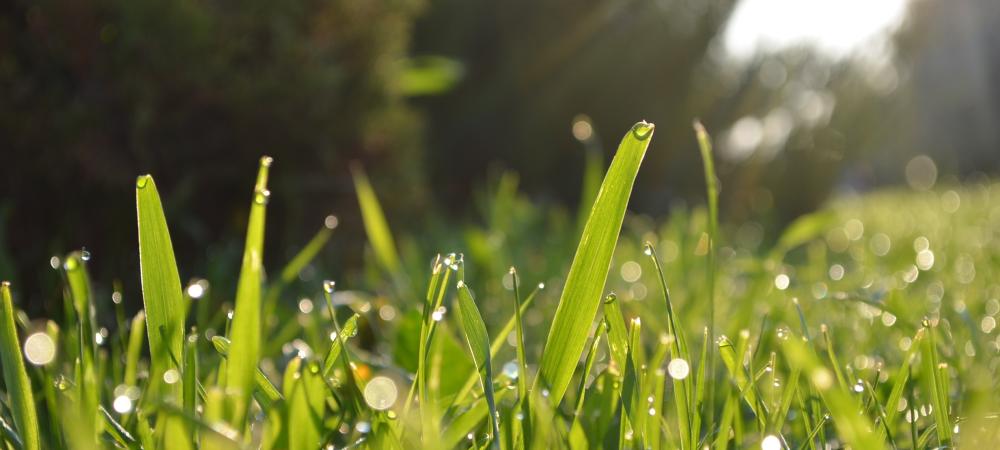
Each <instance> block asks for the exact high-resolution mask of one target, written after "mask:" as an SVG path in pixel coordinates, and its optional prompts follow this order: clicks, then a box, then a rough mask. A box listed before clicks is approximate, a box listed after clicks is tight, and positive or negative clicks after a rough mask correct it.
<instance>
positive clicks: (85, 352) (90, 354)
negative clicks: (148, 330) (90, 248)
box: [63, 252, 103, 442]
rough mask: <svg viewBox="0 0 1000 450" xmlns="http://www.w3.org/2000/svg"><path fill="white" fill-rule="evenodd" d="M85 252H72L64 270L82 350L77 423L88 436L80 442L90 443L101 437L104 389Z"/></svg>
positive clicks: (77, 385)
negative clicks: (100, 373)
mask: <svg viewBox="0 0 1000 450" xmlns="http://www.w3.org/2000/svg"><path fill="white" fill-rule="evenodd" d="M85 263H86V261H85V260H84V257H83V253H82V252H73V253H71V254H69V255H67V256H66V262H65V263H64V264H63V269H65V271H66V282H67V284H68V290H69V295H70V298H71V299H72V303H73V308H74V310H75V311H76V317H77V320H78V321H79V323H78V324H77V338H78V339H79V341H78V342H79V344H80V350H79V357H78V358H77V360H76V361H77V362H78V363H79V364H78V365H77V372H78V373H77V376H76V394H77V402H76V406H77V408H78V411H79V417H78V421H79V422H78V423H79V424H80V429H81V430H83V431H84V432H85V433H86V434H85V435H86V437H83V436H84V434H81V438H84V439H87V440H88V442H90V441H93V442H96V439H97V437H98V436H99V435H100V433H101V428H102V425H103V421H101V420H100V413H99V411H98V407H99V406H100V403H101V389H100V383H99V381H98V380H99V376H98V373H97V367H96V365H95V363H96V360H95V356H96V350H95V349H96V345H97V344H96V342H95V341H94V325H93V323H94V316H93V312H94V309H93V308H92V307H91V290H90V276H89V275H88V274H87V268H86V266H85Z"/></svg>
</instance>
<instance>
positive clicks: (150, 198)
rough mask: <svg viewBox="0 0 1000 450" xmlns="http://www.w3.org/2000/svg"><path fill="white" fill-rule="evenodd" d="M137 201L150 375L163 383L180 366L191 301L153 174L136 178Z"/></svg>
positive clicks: (154, 380)
mask: <svg viewBox="0 0 1000 450" xmlns="http://www.w3.org/2000/svg"><path fill="white" fill-rule="evenodd" d="M135 204H136V212H137V215H138V224H139V267H140V272H141V274H142V302H143V306H145V311H146V332H147V334H148V336H149V355H150V364H151V367H150V379H151V380H153V383H154V385H159V381H158V380H162V379H163V374H164V373H165V372H167V371H168V370H171V369H174V370H179V369H180V368H179V367H177V364H176V362H175V361H174V359H173V358H172V357H171V355H181V353H182V352H183V346H184V344H183V341H184V312H185V311H187V305H185V301H184V295H183V293H182V291H181V277H180V275H179V274H178V272H177V261H176V259H174V247H173V244H171V242H170V230H168V229H167V220H166V217H164V215H163V206H162V204H161V202H160V194H159V192H158V191H157V190H156V183H155V182H154V181H153V177H152V176H149V175H142V176H140V177H139V178H138V179H137V180H136V183H135ZM130 347H131V346H130ZM154 392H155V391H154Z"/></svg>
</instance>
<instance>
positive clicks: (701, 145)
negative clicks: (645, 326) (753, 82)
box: [694, 121, 719, 430]
mask: <svg viewBox="0 0 1000 450" xmlns="http://www.w3.org/2000/svg"><path fill="white" fill-rule="evenodd" d="M694 129H695V135H696V136H697V138H698V149H699V151H700V152H701V159H702V162H703V165H704V168H705V191H706V195H707V197H708V261H706V265H707V268H708V270H706V271H705V277H706V281H705V284H706V287H707V294H706V296H707V297H708V298H707V301H708V337H709V338H710V339H715V244H716V241H717V240H718V238H719V232H718V230H719V187H718V178H716V176H715V162H714V160H713V157H712V140H711V139H710V138H709V136H708V132H706V131H705V127H704V126H702V124H701V122H698V121H695V122H694ZM714 353H715V352H714V348H713V347H709V348H708V364H707V370H708V373H709V376H710V377H711V376H713V375H714V374H715V356H714ZM704 407H705V414H704V415H705V422H706V424H707V425H708V429H710V430H711V429H713V428H714V427H715V384H714V383H708V384H707V385H706V386H705V403H704Z"/></svg>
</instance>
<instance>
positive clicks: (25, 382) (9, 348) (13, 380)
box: [0, 281, 54, 450]
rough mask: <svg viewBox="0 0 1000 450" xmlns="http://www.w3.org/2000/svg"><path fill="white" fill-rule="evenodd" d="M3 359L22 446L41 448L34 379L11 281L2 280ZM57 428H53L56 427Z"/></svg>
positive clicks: (0, 355)
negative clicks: (28, 367)
mask: <svg viewBox="0 0 1000 450" xmlns="http://www.w3.org/2000/svg"><path fill="white" fill-rule="evenodd" d="M0 297H3V298H2V299H0V300H2V302H3V303H0V308H2V311H0V363H2V364H3V380H4V386H5V387H6V389H7V400H8V402H9V405H10V410H11V416H13V418H14V427H15V428H16V429H17V436H18V438H19V441H20V442H21V444H22V446H23V448H25V449H26V450H38V449H39V448H41V443H40V442H41V440H40V438H39V434H38V413H37V412H36V411H35V396H34V394H33V393H32V390H31V381H30V380H29V379H28V373H27V372H26V371H25V369H24V359H23V357H22V356H21V343H20V340H18V338H17V328H16V327H15V326H14V299H13V296H12V295H11V292H10V282H7V281H4V282H3V283H0ZM53 431H54V430H53Z"/></svg>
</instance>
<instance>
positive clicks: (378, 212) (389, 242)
mask: <svg viewBox="0 0 1000 450" xmlns="http://www.w3.org/2000/svg"><path fill="white" fill-rule="evenodd" d="M351 174H352V175H353V176H354V189H355V190H356V191H357V193H358V204H359V205H360V206H361V218H362V220H363V221H364V226H365V233H367V234H368V240H369V241H370V242H371V245H372V250H373V251H374V252H375V259H376V260H377V261H378V263H379V264H380V265H382V267H383V268H385V269H386V270H388V271H389V272H390V273H392V274H397V273H399V270H400V264H399V255H398V254H397V253H396V243H395V241H393V239H392V232H391V231H390V230H389V223H388V222H387V221H386V220H385V213H384V212H383V211H382V205H381V204H379V201H378V197H377V196H376V195H375V190H374V189H372V185H371V183H370V182H369V181H368V176H367V175H365V171H364V169H362V168H361V166H360V165H352V166H351Z"/></svg>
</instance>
